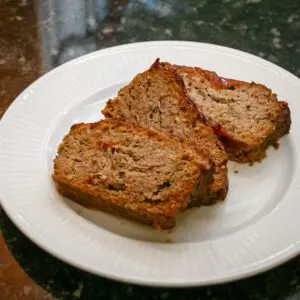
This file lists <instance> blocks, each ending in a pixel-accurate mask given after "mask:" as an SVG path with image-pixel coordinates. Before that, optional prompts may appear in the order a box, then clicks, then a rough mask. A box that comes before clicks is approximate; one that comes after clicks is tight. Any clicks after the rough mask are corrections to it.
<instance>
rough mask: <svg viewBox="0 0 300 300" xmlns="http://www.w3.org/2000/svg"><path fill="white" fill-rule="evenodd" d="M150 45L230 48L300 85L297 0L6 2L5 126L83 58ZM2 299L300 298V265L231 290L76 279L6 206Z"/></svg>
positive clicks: (1, 11)
mask: <svg viewBox="0 0 300 300" xmlns="http://www.w3.org/2000/svg"><path fill="white" fill-rule="evenodd" d="M145 40H191V41H201V42H208V43H214V44H220V45H225V46H229V47H234V48H237V49H241V50H244V51H247V52H251V53H253V54H255V55H258V56H260V57H263V58H265V59H267V60H270V61H272V62H274V63H276V64H278V65H280V66H282V67H284V68H286V69H287V70H289V71H290V72H292V73H294V74H295V75H297V76H300V1H298V0H285V1H275V0H222V1H212V0H115V1H109V0H108V1H106V0H86V1H82V0H64V1H61V0H40V1H33V0H32V1H31V0H3V1H1V5H0V117H1V116H2V114H3V113H4V111H5V110H6V109H7V107H8V106H9V104H10V103H11V102H12V101H13V100H14V98H15V97H16V96H17V94H18V93H20V92H21V91H22V90H23V89H24V88H25V87H26V86H27V85H28V84H30V83H31V82H33V81H34V80H35V79H36V78H38V77H39V76H40V75H41V74H43V73H44V72H46V71H48V70H50V69H52V68H54V67H56V66H58V65H60V64H62V63H64V62H66V61H68V60H70V59H72V58H74V57H77V56H80V55H83V54H85V53H88V52H91V51H94V50H97V49H101V48H106V47H110V46H114V45H118V44H124V43H132V42H137V41H145ZM0 229H1V234H0V300H2V299H3V300H6V299H22V300H23V299H38V300H39V299H92V300H93V299H114V300H117V299H153V300H154V299H156V300H160V299H161V300H167V299H191V300H192V299H199V300H206V299H210V300H212V299H214V300H217V299H233V300H234V299H261V300H262V299H300V258H299V257H298V258H295V259H293V260H291V261H290V262H288V263H286V264H284V265H282V266H280V267H277V268H276V269H273V270H271V271H268V272H266V273H264V274H261V275H258V276H255V277H252V278H249V279H245V280H242V281H238V282H233V283H230V284H223V285H219V286H212V287H202V288H192V289H175V290H174V289H157V288H149V287H139V286H134V285H129V284H125V283H118V282H114V281H111V280H108V279H105V278H100V277H96V276H94V275H91V274H88V273H86V272H83V271H80V270H77V269H75V268H73V267H71V266H69V265H67V264H65V263H63V262H61V261H59V260H58V259H56V258H54V257H52V256H51V255H49V254H48V253H46V252H44V251H43V250H41V249H40V248H39V247H38V246H36V245H35V244H33V243H32V242H31V241H30V240H29V239H28V238H26V237H25V236H24V235H23V234H22V233H21V232H20V231H19V230H18V229H17V228H16V227H15V226H14V225H13V224H12V222H11V221H10V220H9V219H8V217H7V216H6V215H5V213H4V212H3V210H1V207H0Z"/></svg>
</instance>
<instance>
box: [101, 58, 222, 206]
mask: <svg viewBox="0 0 300 300" xmlns="http://www.w3.org/2000/svg"><path fill="white" fill-rule="evenodd" d="M103 114H104V115H105V116H106V118H112V119H117V120H120V121H124V122H126V123H128V124H131V125H134V126H138V127H144V128H154V129H156V130H159V131H162V132H165V133H167V134H170V135H174V136H176V137H178V138H180V139H182V140H185V141H186V142H192V143H194V144H195V145H196V147H197V149H198V151H199V154H200V155H201V153H207V154H209V155H210V157H211V158H212V160H213V162H214V164H215V167H216V169H215V174H214V182H213V183H212V185H211V187H210V190H209V197H208V198H207V199H203V201H201V202H198V203H196V202H195V203H194V204H195V205H198V206H199V205H205V204H213V203H215V202H216V201H218V200H223V199H224V198H225V197H226V194H227V189H228V178H227V155H226V153H225V151H224V147H223V145H222V143H220V141H219V140H218V138H217V137H216V135H215V134H214V132H213V130H212V129H211V128H209V127H207V126H205V125H203V124H202V121H201V118H200V117H201V116H200V115H199V113H198V110H197V108H196V106H195V105H194V104H193V103H192V102H191V101H190V100H189V99H188V98H187V97H186V94H185V87H184V84H183V81H182V79H181V77H180V76H179V75H178V74H177V72H176V70H173V69H172V68H165V67H164V66H163V65H162V64H161V63H160V62H159V60H156V61H155V63H154V64H153V65H152V66H151V68H150V69H149V70H147V71H145V72H143V73H141V74H138V75H137V76H136V77H135V78H134V79H133V80H132V82H130V83H129V84H128V85H127V86H126V87H124V88H122V89H121V90H120V91H119V93H118V96H117V97H116V98H115V99H112V100H109V102H108V103H107V106H106V107H105V109H104V110H103Z"/></svg>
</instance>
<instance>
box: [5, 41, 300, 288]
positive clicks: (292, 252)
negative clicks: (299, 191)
mask: <svg viewBox="0 0 300 300" xmlns="http://www.w3.org/2000/svg"><path fill="white" fill-rule="evenodd" d="M178 44H181V45H186V46H192V47H195V46H196V47H199V46H200V47H201V46H203V47H211V48H217V49H219V50H226V51H229V52H234V53H236V54H238V55H239V56H240V55H242V56H243V57H249V56H250V57H251V58H252V59H254V60H255V61H259V62H263V63H264V64H265V65H266V66H268V65H269V66H271V67H273V68H274V67H275V68H276V69H277V70H280V71H281V72H282V73H283V74H284V75H285V76H286V77H287V79H289V80H290V81H291V82H294V83H295V85H297V84H298V85H299V83H300V79H299V78H298V77H297V76H295V75H294V74H292V73H290V72H289V71H287V70H285V69H283V68H282V67H280V66H278V65H276V64H274V63H272V62H269V61H266V60H265V59H263V58H260V57H257V56H255V55H253V54H251V53H247V52H244V51H241V50H237V49H233V48H230V47H225V46H220V45H215V44H209V43H200V42H189V41H148V42H139V43H132V44H125V45H118V46H114V47H110V48H105V49H101V50H97V51H95V52H91V53H89V54H87V55H84V56H81V57H78V58H75V59H73V60H71V61H69V62H67V63H65V64H63V65H61V66H59V67H57V68H55V69H53V70H51V71H50V72H48V73H46V74H44V75H42V76H41V77H39V78H38V79H37V80H36V81H34V82H33V83H31V84H30V85H29V86H28V87H27V88H26V89H25V90H24V91H23V92H22V93H20V94H19V96H17V98H16V99H15V100H14V101H13V102H12V104H11V105H10V107H9V108H8V109H7V111H6V112H5V113H4V115H3V117H2V119H1V120H0V133H1V128H2V126H1V125H3V123H4V122H5V119H6V118H7V116H9V115H10V114H11V113H13V110H14V107H15V106H17V105H18V102H19V101H20V100H21V95H24V94H26V93H27V92H28V91H30V89H31V88H32V86H34V85H35V84H36V83H37V82H39V81H42V80H45V79H46V78H47V76H50V75H51V74H52V73H55V72H57V71H58V70H59V71H60V72H63V71H64V69H65V68H69V67H72V66H73V65H74V64H77V63H84V61H86V60H91V59H93V58H94V57H98V56H99V55H103V56H104V55H106V54H111V52H112V51H114V50H115V51H118V50H120V51H124V50H130V49H132V48H136V47H139V46H145V47H149V46H156V45H157V46H162V45H163V46H168V45H171V46H173V47H174V46H176V45H178ZM0 204H1V206H2V209H3V210H4V211H5V213H6V214H7V215H8V217H9V218H10V219H11V220H12V221H13V223H14V224H15V225H16V227H17V228H18V229H19V230H20V231H21V232H22V233H23V234H24V235H25V236H27V237H28V238H29V239H30V240H31V241H33V242H34V243H35V244H36V245H38V246H39V247H40V248H42V249H43V250H44V251H46V252H48V253H50V254H51V255H53V256H55V257H57V258H59V259H60V260H62V261H65V262H67V263H68V264H70V265H72V266H75V267H77V268H79V269H82V270H85V271H87V272H90V273H93V274H95V275H100V276H103V277H107V278H110V279H113V280H118V281H122V282H126V283H134V284H139V285H148V286H157V287H192V286H203V285H210V284H220V283H225V282H230V281H233V280H237V279H242V278H246V277H250V276H253V275H257V274H259V273H262V272H264V271H266V270H269V269H271V268H274V267H276V266H278V265H280V264H282V263H284V262H286V261H288V260H290V259H292V258H293V257H295V256H297V255H298V254H299V253H300V244H299V243H298V244H296V245H294V247H292V248H290V249H289V250H288V251H285V254H284V255H282V256H280V257H279V259H278V257H277V259H275V260H272V261H271V262H269V263H266V264H265V265H260V267H259V268H256V269H255V268H254V269H253V270H248V271H245V272H243V273H236V274H234V275H231V276H230V277H228V276H226V275H225V277H222V276H219V277H216V278H215V279H210V280H207V279H205V280H204V281H203V280H201V279H200V280H199V279H196V280H195V281H189V282H186V281H184V280H182V282H169V281H165V282H162V281H145V279H143V278H141V277H139V276H137V277H136V278H128V277H126V278H124V277H122V275H121V276H117V275H116V274H108V273H107V272H101V269H98V271H95V270H93V269H89V268H87V267H84V266H83V265H80V263H76V262H74V261H73V260H72V259H69V258H68V257H67V256H66V255H65V256H64V255H61V254H60V253H57V252H56V251H53V249H51V248H50V247H48V246H47V245H44V244H43V243H40V241H39V240H38V239H36V238H35V237H34V235H32V233H31V232H30V231H26V227H25V226H23V224H22V222H21V221H20V220H19V219H18V218H17V216H16V214H15V213H14V211H13V210H12V209H11V208H9V205H8V203H7V202H6V201H5V200H4V199H2V198H0Z"/></svg>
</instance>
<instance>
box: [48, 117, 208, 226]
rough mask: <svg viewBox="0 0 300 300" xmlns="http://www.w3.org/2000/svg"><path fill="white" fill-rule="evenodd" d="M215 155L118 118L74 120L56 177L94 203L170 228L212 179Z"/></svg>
mask: <svg viewBox="0 0 300 300" xmlns="http://www.w3.org/2000/svg"><path fill="white" fill-rule="evenodd" d="M212 175H213V168H212V165H211V164H210V160H209V159H208V158H207V157H205V156H199V154H198V153H197V152H196V150H195V149H194V148H193V147H192V146H190V145H186V144H183V143H181V142H180V141H179V140H177V139H176V138H171V137H170V136H168V135H166V134H163V133H160V132H157V131H153V130H147V129H139V128H135V127H130V126H128V125H126V124H124V123H120V122H117V121H110V120H105V121H100V122H97V123H92V124H78V125H74V126H73V127H72V128H71V130H70V132H69V133H68V134H67V135H66V136H65V138H64V140H63V142H62V143H61V145H60V146H59V149H58V155H57V157H56V159H55V161H54V174H53V179H54V181H55V182H56V185H57V188H58V190H59V191H60V193H62V194H63V195H64V196H66V197H69V198H70V199H72V200H74V201H76V202H78V203H79V204H82V205H84V206H86V207H89V208H94V209H99V210H103V211H107V212H110V213H113V214H116V215H120V216H124V217H127V218H129V219H133V220H137V221H141V222H143V223H146V224H150V225H153V226H154V227H159V228H161V229H169V228H172V227H174V226H175V218H176V215H177V214H178V213H180V212H182V211H184V209H185V208H186V207H187V206H188V205H189V204H190V203H191V202H193V201H197V199H198V198H199V197H203V196H205V194H206V192H207V188H208V186H209V185H210V184H211V182H212Z"/></svg>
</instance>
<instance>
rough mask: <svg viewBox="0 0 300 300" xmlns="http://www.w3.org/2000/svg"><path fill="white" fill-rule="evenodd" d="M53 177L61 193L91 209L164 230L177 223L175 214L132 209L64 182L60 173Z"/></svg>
mask: <svg viewBox="0 0 300 300" xmlns="http://www.w3.org/2000/svg"><path fill="white" fill-rule="evenodd" d="M53 179H54V181H55V182H56V187H57V190H58V191H59V193H60V194H62V195H63V196H65V197H67V198H69V199H71V200H73V201H75V202H76V203H78V204H80V205H82V206H84V207H87V208H89V209H95V210H100V211H103V212H107V213H110V214H112V215H115V216H120V217H123V218H126V219H128V220H132V221H136V222H140V223H144V224H146V225H152V226H153V227H155V228H158V229H162V230H165V229H172V228H173V227H174V226H175V225H176V216H175V215H170V216H168V215H164V214H160V215H159V214H157V213H151V212H149V211H141V210H132V209H130V208H127V207H124V206H120V205H118V204H117V203H116V202H110V201H106V200H105V199H103V198H102V197H101V196H100V195H97V196H92V195H90V194H89V193H88V192H87V191H83V190H82V187H78V186H74V185H70V183H65V182H62V181H61V179H60V178H59V175H54V176H53Z"/></svg>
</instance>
